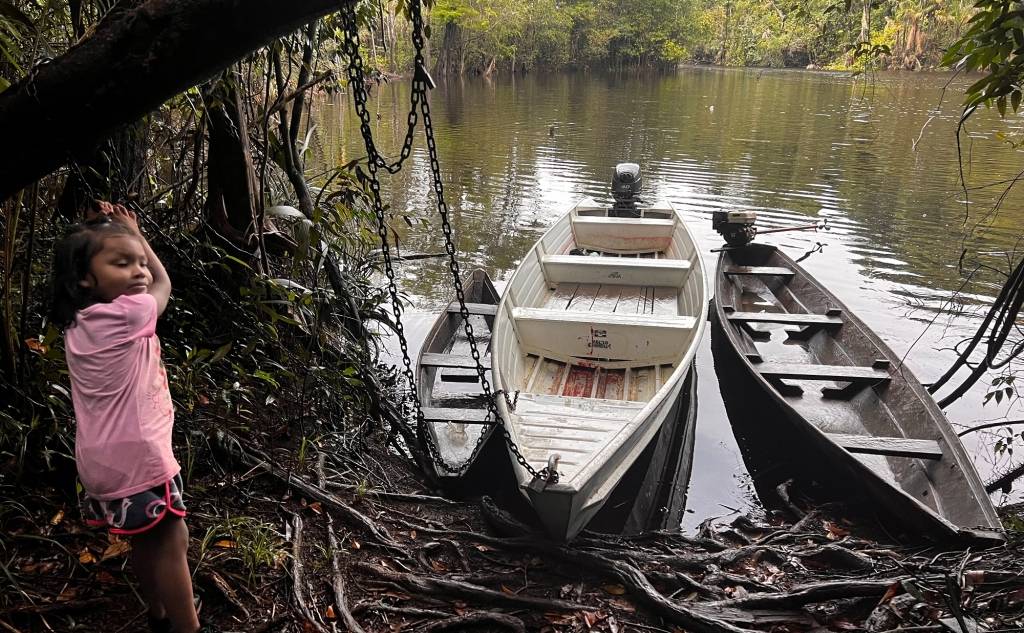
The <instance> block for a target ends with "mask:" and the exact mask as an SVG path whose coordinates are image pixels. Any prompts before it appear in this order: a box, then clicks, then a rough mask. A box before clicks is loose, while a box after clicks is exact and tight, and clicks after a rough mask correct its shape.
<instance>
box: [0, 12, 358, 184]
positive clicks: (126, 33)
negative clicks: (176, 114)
mask: <svg viewBox="0 0 1024 633" xmlns="http://www.w3.org/2000/svg"><path fill="white" fill-rule="evenodd" d="M337 8H338V0H291V1H290V2H280V1H279V0H247V1H246V2H245V3H240V2H238V0H148V1H147V2H145V3H143V4H141V5H140V6H139V7H137V8H135V9H132V10H130V11H125V12H124V13H123V14H120V15H116V16H113V17H111V18H108V19H105V20H104V21H103V22H101V23H100V24H99V25H98V26H97V27H96V30H95V31H94V32H93V34H92V35H91V36H88V37H87V38H86V39H84V40H83V41H82V42H80V43H79V44H77V45H75V46H73V47H72V48H71V49H70V50H68V52H66V53H65V54H63V55H61V56H60V57H58V58H57V59H55V60H53V61H52V62H50V63H48V64H44V65H42V66H40V67H38V68H37V69H35V71H34V72H33V73H31V74H30V75H29V76H28V77H25V78H24V79H22V80H21V81H19V82H18V83H16V84H14V85H13V86H11V87H10V88H8V89H7V90H5V91H4V92H2V93H0V138H2V139H4V144H5V147H12V148H17V151H8V152H0V201H3V200H6V199H7V198H9V197H10V196H11V195H12V194H14V193H15V192H17V191H18V190H20V189H21V188H22V187H24V186H26V185H27V184H29V183H31V182H32V181H33V180H35V179H38V178H40V177H42V176H45V175H46V174H48V173H50V172H52V171H53V170H55V169H57V168H58V167H60V166H61V165H62V164H64V162H65V161H66V160H67V158H68V156H69V155H72V154H74V153H76V152H77V153H81V152H83V151H88V150H89V149H91V148H93V147H95V146H96V145H97V144H98V143H99V142H100V141H101V140H102V139H104V138H106V137H107V136H109V135H110V133H111V132H112V131H113V130H115V129H116V128H117V127H118V126H120V125H124V124H126V123H130V122H132V121H135V120H137V119H138V118H140V117H141V116H143V115H144V114H146V113H147V112H150V111H152V110H154V109H156V108H157V107H159V106H160V104H161V103H163V102H164V101H165V100H167V99H169V98H170V97H173V96H174V95H176V94H178V93H179V92H181V91H183V90H186V89H187V88H189V87H191V86H194V85H196V84H198V83H200V82H202V81H203V80H205V79H207V78H208V77H210V76H212V75H213V74H215V73H216V72H218V71H220V70H223V69H224V68H226V67H227V66H229V65H231V64H232V63H234V62H236V61H238V60H239V59H241V58H242V57H243V56H244V55H246V54H248V53H249V52H251V51H253V50H255V49H257V48H259V47H260V46H263V45H264V44H266V43H267V42H269V41H271V40H273V39H274V38H276V37H280V36H282V35H284V34H286V33H289V32H291V31H293V30H295V29H296V28H298V27H300V26H302V25H303V24H308V23H309V22H310V20H313V19H315V18H317V17H320V16H322V15H324V14H327V13H331V12H333V11H335V10H337Z"/></svg>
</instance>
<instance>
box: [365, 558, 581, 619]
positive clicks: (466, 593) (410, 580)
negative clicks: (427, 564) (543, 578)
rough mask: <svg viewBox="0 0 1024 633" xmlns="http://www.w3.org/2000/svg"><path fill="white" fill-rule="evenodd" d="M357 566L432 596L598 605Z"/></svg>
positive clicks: (568, 607) (573, 607)
mask: <svg viewBox="0 0 1024 633" xmlns="http://www.w3.org/2000/svg"><path fill="white" fill-rule="evenodd" d="M355 566H356V568H357V569H359V570H361V571H364V572H366V573H368V574H372V575H374V576H377V577H378V578H383V579H385V580H388V581H391V582H393V583H395V584H397V585H399V586H401V587H404V588H406V589H407V590H409V591H414V592H419V593H425V594H430V595H435V596H445V597H452V598H462V599H476V600H483V601H487V602H492V603H495V604H504V605H508V606H512V607H529V608H538V609H548V610H552V609H553V610H558V611H592V610H594V609H596V608H597V607H592V606H588V605H585V604H579V603H577V602H569V601H567V600H560V599H557V598H534V597H532V596H517V595H515V594H510V593H505V592H503V591H495V590H493V589H488V588H487V587H481V586H479V585H471V584H469V583H466V582H459V581H457V580H449V579H447V578H428V577H425V576H417V575H415V574H407V573H403V572H398V571H394V570H391V569H388V568H387V567H382V566H380V565H371V564H369V563H356V565H355Z"/></svg>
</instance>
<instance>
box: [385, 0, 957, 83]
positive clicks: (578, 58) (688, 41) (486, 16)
mask: <svg viewBox="0 0 1024 633" xmlns="http://www.w3.org/2000/svg"><path fill="white" fill-rule="evenodd" d="M973 11H974V9H973V3H972V2H969V1H967V0H939V1H933V0H863V1H861V0H648V1H646V2H629V1H627V0H532V1H530V2H518V1H516V0H439V1H438V2H437V3H436V4H435V5H434V7H433V9H432V11H431V13H430V25H431V28H432V30H433V31H434V35H433V37H432V40H433V42H432V43H433V46H434V63H435V68H436V69H437V70H438V71H439V72H441V73H443V74H466V73H482V74H489V73H492V72H495V71H496V70H498V69H503V70H521V71H528V70H530V69H534V68H620V67H629V66H634V67H635V66H647V67H659V66H660V67H666V66H672V65H675V64H680V63H706V64H719V65H726V66H766V67H800V68H804V67H808V66H811V67H817V68H830V69H863V68H864V67H865V66H866V65H868V64H869V63H870V64H873V65H876V66H878V67H882V68H891V69H922V68H929V67H934V66H936V65H938V63H939V61H940V58H941V56H942V51H943V50H944V49H945V48H947V47H948V46H949V45H951V44H952V43H953V42H954V41H956V40H957V39H958V38H960V37H961V35H962V34H963V32H964V30H965V28H966V27H967V24H968V21H969V20H970V17H971V15H973ZM388 13H391V14H392V15H393V13H394V12H393V11H392V12H389V11H387V10H386V9H384V10H382V12H381V16H382V18H383V19H386V17H385V16H386V15H387V14H388ZM400 31H401V29H396V28H393V27H392V28H389V29H384V30H383V34H384V35H383V38H384V39H385V41H381V42H380V44H382V45H383V46H384V47H386V49H387V51H389V53H388V59H387V66H388V69H389V70H390V71H391V72H395V71H397V70H398V69H399V68H401V67H402V65H403V61H404V60H403V59H402V54H403V51H402V50H401V49H400V45H396V44H398V43H399V42H403V41H406V40H407V38H405V37H403V36H402V35H403V34H402V33H401V32H400ZM387 40H390V41H387ZM864 53H873V54H872V55H865V54H864Z"/></svg>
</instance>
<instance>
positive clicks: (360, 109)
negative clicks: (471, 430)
mask: <svg viewBox="0 0 1024 633" xmlns="http://www.w3.org/2000/svg"><path fill="white" fill-rule="evenodd" d="M353 4H354V3H348V2H342V4H341V15H342V19H343V21H344V26H345V29H344V30H345V42H344V50H345V53H346V54H347V55H348V58H349V66H348V78H349V87H350V89H351V90H352V94H353V99H354V101H355V109H356V114H357V115H358V116H359V120H360V126H359V129H360V132H361V133H362V136H363V141H364V143H365V144H366V153H367V169H368V171H369V173H370V177H369V182H370V191H371V194H372V199H373V210H374V214H375V216H376V219H377V234H378V236H379V237H380V240H381V253H382V255H383V258H384V268H385V274H386V276H387V278H388V292H389V294H390V296H391V307H392V310H393V311H394V314H395V334H396V335H397V336H398V341H399V346H400V347H401V350H402V364H403V374H404V376H405V379H406V380H407V381H408V383H409V385H410V387H411V389H412V390H413V392H415V391H416V378H415V374H414V372H413V370H412V360H411V359H410V357H409V345H408V342H407V340H406V337H405V328H404V326H403V325H402V316H401V315H402V304H401V300H400V299H399V297H398V286H397V284H396V282H395V271H394V266H393V261H392V257H391V252H390V248H389V244H388V227H387V219H386V217H385V214H384V205H383V202H382V200H381V195H380V182H379V179H378V177H377V172H378V170H379V169H380V168H384V169H387V170H388V171H389V172H390V173H392V174H393V173H396V172H397V171H398V170H399V169H401V164H402V163H403V162H404V161H405V159H406V158H408V156H409V153H410V151H411V147H412V138H413V132H414V130H415V126H416V124H417V113H416V106H417V105H418V106H419V110H420V111H421V112H422V114H423V129H424V135H425V137H426V142H427V151H428V153H429V156H430V171H431V174H432V176H433V184H434V195H435V198H436V203H437V211H438V214H439V215H440V217H441V230H442V233H443V234H444V242H445V251H446V252H447V254H448V270H449V272H450V273H451V276H452V285H453V286H454V287H455V295H456V298H457V300H458V302H459V315H460V316H461V317H462V323H463V327H464V329H465V332H466V338H467V339H468V341H469V346H470V355H471V356H472V358H473V362H474V364H475V365H476V372H477V377H478V378H479V380H480V385H481V387H482V390H483V395H484V399H485V401H486V403H487V410H488V413H489V416H490V417H491V418H492V419H493V420H494V424H495V425H496V426H497V427H498V429H499V430H500V431H501V434H502V437H503V438H504V440H505V444H506V445H507V446H508V449H509V452H511V453H512V455H513V456H514V457H515V459H516V462H518V463H519V465H520V466H522V468H523V469H524V470H526V471H527V472H528V473H530V475H531V476H532V477H533V478H534V479H535V480H538V479H539V480H542V481H544V482H546V483H547V484H551V483H557V482H558V472H557V471H554V470H550V469H549V468H547V467H544V468H542V469H540V470H537V469H535V468H534V467H533V466H531V465H530V463H529V462H528V461H527V460H526V458H525V457H524V456H523V454H522V452H521V451H520V450H519V447H518V446H517V445H516V443H515V441H514V440H513V439H512V435H511V433H510V432H509V430H508V427H507V426H506V424H505V422H504V420H503V419H502V417H501V414H500V413H499V411H498V408H497V404H496V402H495V399H494V396H495V395H497V394H498V393H501V394H502V395H503V396H504V398H505V402H506V404H507V405H508V408H509V410H510V411H511V410H515V401H513V400H511V399H510V398H509V395H508V393H507V392H506V391H505V390H499V391H498V392H495V393H492V391H491V383H490V380H489V379H488V377H487V371H488V370H487V369H486V368H485V367H484V366H483V363H482V362H481V359H480V349H479V347H478V346H477V342H476V336H475V335H474V332H473V324H472V323H471V322H470V318H469V317H470V314H469V309H468V308H467V307H466V295H465V291H464V289H463V287H462V276H461V274H460V272H459V262H458V258H457V257H456V253H455V244H454V240H453V237H452V225H451V221H450V216H449V210H448V205H447V203H446V202H445V200H444V183H443V181H442V179H441V166H440V163H439V161H438V157H437V144H436V142H435V140H434V129H433V124H432V121H431V117H430V104H429V102H428V99H427V92H428V90H430V89H432V88H434V81H433V79H431V77H430V74H429V73H428V72H427V68H426V61H425V59H424V57H423V47H424V41H423V17H422V14H421V11H420V3H419V0H412V2H410V5H409V11H410V15H411V18H412V41H413V47H414V48H415V57H414V60H413V63H414V68H415V73H414V75H413V81H412V96H411V97H410V100H411V103H412V110H411V111H410V113H409V130H408V133H407V134H406V138H405V143H404V144H403V146H402V152H401V155H400V158H399V160H398V162H397V163H395V164H394V165H392V166H393V167H395V168H394V169H392V168H391V167H392V166H389V165H388V164H387V163H386V161H384V160H383V158H381V157H380V155H379V154H378V152H377V149H376V145H375V144H374V142H373V133H372V130H371V129H370V115H369V112H368V111H367V109H366V100H367V94H366V88H365V83H364V81H365V79H364V74H363V60H362V56H361V55H360V52H359V27H358V25H357V23H356V18H355V11H354V8H353ZM516 399H518V393H517V394H516ZM412 401H413V406H414V409H415V411H416V429H417V434H418V435H419V437H420V438H421V440H422V441H423V442H424V444H425V445H426V447H427V451H428V453H429V454H430V458H431V460H432V461H433V462H434V463H435V464H436V465H437V466H438V467H439V468H441V469H442V470H444V471H445V472H448V473H451V474H456V475H461V474H464V473H465V471H466V470H467V469H468V468H469V466H470V465H471V464H472V463H473V462H474V460H475V459H476V457H477V455H478V454H479V452H480V450H481V449H482V448H483V445H484V441H485V440H486V437H487V434H486V433H481V434H480V437H479V438H478V440H477V443H476V445H475V446H474V447H473V451H472V453H471V454H470V457H469V459H467V460H466V462H465V463H464V464H463V465H462V466H452V465H451V464H448V463H447V462H446V461H445V460H444V458H443V457H442V455H441V453H440V450H439V449H438V447H437V444H436V442H435V441H434V438H433V437H432V435H431V434H430V432H429V431H428V430H427V428H426V421H425V419H424V416H423V410H422V408H421V404H420V401H419V398H418V397H413V398H412Z"/></svg>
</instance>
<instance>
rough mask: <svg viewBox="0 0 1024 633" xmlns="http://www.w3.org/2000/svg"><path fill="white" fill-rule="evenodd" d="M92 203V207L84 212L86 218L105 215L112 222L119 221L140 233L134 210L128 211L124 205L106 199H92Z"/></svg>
mask: <svg viewBox="0 0 1024 633" xmlns="http://www.w3.org/2000/svg"><path fill="white" fill-rule="evenodd" d="M93 203H94V204H93V208H92V209H91V210H90V211H89V213H88V214H86V219H87V220H91V219H93V218H95V217H98V216H100V215H105V216H107V217H108V218H110V219H111V220H113V221H114V222H120V223H121V224H124V225H125V226H127V227H128V228H130V229H132V230H133V231H135V232H136V233H140V231H139V221H138V218H137V217H136V215H135V212H134V211H129V210H128V209H127V208H125V206H124V205H121V204H111V203H110V202H107V201H106V200H94V201H93Z"/></svg>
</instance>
